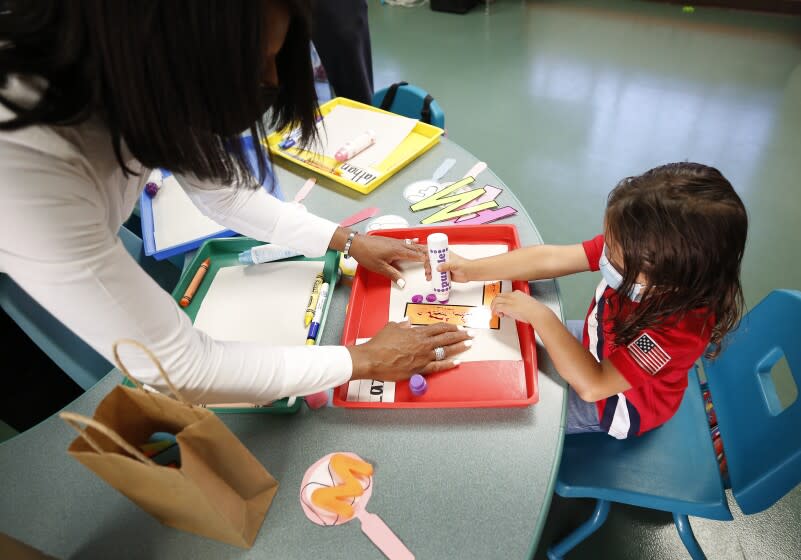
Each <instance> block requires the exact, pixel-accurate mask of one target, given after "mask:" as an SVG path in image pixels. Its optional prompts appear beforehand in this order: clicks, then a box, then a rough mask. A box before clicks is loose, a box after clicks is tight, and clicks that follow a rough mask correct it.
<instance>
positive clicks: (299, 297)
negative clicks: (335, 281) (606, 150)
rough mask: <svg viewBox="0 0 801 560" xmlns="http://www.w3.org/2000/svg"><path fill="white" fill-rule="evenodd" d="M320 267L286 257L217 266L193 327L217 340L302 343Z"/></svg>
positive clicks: (320, 264)
mask: <svg viewBox="0 0 801 560" xmlns="http://www.w3.org/2000/svg"><path fill="white" fill-rule="evenodd" d="M323 265H324V263H323V262H322V261H291V262H274V263H264V264H257V265H252V266H230V267H226V268H221V269H220V270H218V271H217V274H216V275H215V276H214V278H213V280H212V284H211V287H210V288H209V291H208V292H207V293H206V297H204V298H203V301H202V302H201V304H200V309H199V310H198V313H197V317H196V318H195V326H196V327H197V328H198V329H200V330H202V331H204V332H205V333H207V334H209V335H210V336H213V337H214V338H217V339H219V340H247V341H258V342H264V343H266V344H269V345H271V346H297V345H302V344H305V342H306V335H307V334H308V327H306V326H305V325H304V321H303V319H304V315H305V311H306V305H307V304H308V303H309V294H310V293H311V289H312V285H313V284H314V277H315V276H316V275H317V273H319V272H321V271H322V270H323Z"/></svg>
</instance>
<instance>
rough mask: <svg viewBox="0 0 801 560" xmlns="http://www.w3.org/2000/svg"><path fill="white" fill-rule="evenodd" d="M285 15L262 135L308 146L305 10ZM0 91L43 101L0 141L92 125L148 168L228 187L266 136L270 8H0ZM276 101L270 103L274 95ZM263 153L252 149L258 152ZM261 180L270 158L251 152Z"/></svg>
mask: <svg viewBox="0 0 801 560" xmlns="http://www.w3.org/2000/svg"><path fill="white" fill-rule="evenodd" d="M270 1H271V2H273V3H279V2H280V3H282V4H284V5H285V6H287V8H288V10H289V13H290V17H291V22H290V25H289V29H288V32H287V36H286V41H285V43H284V46H283V48H282V49H281V50H280V52H279V53H278V55H277V56H276V67H277V71H278V76H279V82H280V83H279V88H278V92H277V96H276V95H273V99H271V100H269V101H272V102H274V104H272V112H271V114H270V115H269V120H268V124H269V125H271V126H274V127H277V128H283V127H285V126H287V125H289V124H293V123H296V124H298V125H299V126H300V127H301V129H302V132H303V138H302V141H301V144H302V145H303V144H306V143H308V142H309V141H311V140H312V139H313V138H314V137H315V130H316V129H315V116H316V113H317V110H318V107H317V95H316V93H315V89H314V79H313V73H312V64H311V52H310V36H311V29H310V26H311V20H310V17H311V16H310V4H309V0H270ZM0 6H2V11H1V12H0V87H3V86H5V85H7V81H8V79H9V78H10V77H12V76H14V75H19V76H28V77H30V78H33V79H34V80H38V81H39V85H41V86H42V95H41V97H40V99H39V100H38V102H36V103H35V104H33V105H32V106H20V105H19V104H17V103H14V102H13V101H12V100H10V99H8V98H7V97H5V96H3V95H0V103H2V104H3V105H5V106H6V107H7V108H9V109H11V110H12V111H13V112H14V113H15V115H16V118H14V119H12V120H10V121H6V122H2V123H0V130H15V129H20V128H23V127H25V126H28V125H36V124H44V125H74V124H78V123H80V122H83V121H85V120H86V119H88V118H89V117H90V116H93V115H96V116H98V117H100V118H102V119H103V121H104V122H105V124H106V126H107V127H108V130H109V131H110V133H111V141H112V145H113V147H114V152H115V154H116V157H117V160H118V162H119V164H120V166H121V167H122V168H123V170H125V171H126V172H130V170H129V169H128V168H127V167H126V166H125V162H124V158H123V155H122V145H123V142H124V145H125V147H126V148H127V149H128V150H130V152H131V153H132V154H133V156H134V157H135V158H136V159H138V160H139V161H140V162H141V163H142V164H144V165H145V166H146V167H149V168H156V167H162V168H165V169H168V170H170V171H173V172H177V173H181V172H183V173H192V174H194V175H196V176H198V177H199V178H201V179H214V180H218V181H221V182H223V183H225V184H229V183H231V182H233V181H234V180H236V179H237V178H242V177H247V176H248V175H249V174H250V173H249V167H248V164H247V152H246V150H245V148H244V147H243V146H242V143H241V142H240V141H239V135H240V133H241V132H243V131H245V130H247V129H249V130H250V132H251V134H253V138H263V137H264V136H265V124H264V116H265V112H266V111H267V109H268V107H269V106H270V102H269V101H268V100H267V96H268V95H267V94H268V93H270V91H269V89H266V88H265V87H264V84H262V80H261V78H262V71H263V69H264V68H265V44H266V39H265V38H266V36H267V34H266V32H265V26H267V25H268V24H269V21H268V19H269V15H268V13H267V10H268V8H269V4H268V1H267V0H260V1H250V0H237V1H233V0H168V1H167V0H113V1H111V2H109V1H107V0H6V1H4V2H2V3H0ZM272 93H275V92H272ZM255 144H256V145H257V146H260V144H259V142H256V143H255ZM256 153H257V167H258V174H257V175H258V179H259V182H261V181H262V180H263V179H264V177H265V174H266V171H267V164H266V162H267V160H266V158H267V156H266V155H265V151H264V150H263V149H257V150H256Z"/></svg>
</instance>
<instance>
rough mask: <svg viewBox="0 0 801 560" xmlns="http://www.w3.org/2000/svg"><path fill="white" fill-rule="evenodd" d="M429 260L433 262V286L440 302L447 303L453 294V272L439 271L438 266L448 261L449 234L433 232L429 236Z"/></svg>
mask: <svg viewBox="0 0 801 560" xmlns="http://www.w3.org/2000/svg"><path fill="white" fill-rule="evenodd" d="M427 244H428V260H429V262H430V263H431V288H432V289H433V290H434V293H435V294H436V296H437V300H438V301H439V302H440V303H446V302H447V301H448V299H449V298H450V294H451V273H450V272H447V271H446V272H439V271H438V270H437V266H438V265H440V264H442V263H446V262H448V236H447V235H445V234H444V233H432V234H431V235H429V236H428V239H427Z"/></svg>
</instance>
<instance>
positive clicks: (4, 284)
mask: <svg viewBox="0 0 801 560" xmlns="http://www.w3.org/2000/svg"><path fill="white" fill-rule="evenodd" d="M120 238H121V239H122V242H123V244H124V245H125V248H126V249H127V250H128V252H129V253H130V254H131V255H132V256H133V257H134V258H135V259H136V260H137V262H139V264H140V265H141V266H142V268H144V269H145V270H146V271H147V272H148V274H150V276H151V277H152V278H153V279H154V280H156V282H157V283H158V284H159V285H160V286H161V287H162V288H164V289H165V290H167V291H169V292H171V291H172V290H173V288H174V287H175V286H176V285H177V283H178V279H179V277H180V274H181V271H180V270H179V269H178V268H176V267H175V266H174V265H173V264H171V263H169V262H166V261H163V262H159V261H156V260H155V259H153V258H151V257H148V256H146V255H145V253H144V248H143V244H142V240H141V238H139V237H138V236H137V235H135V234H134V233H132V232H131V231H129V230H128V229H127V228H125V227H123V228H121V229H120ZM0 307H2V309H3V310H4V311H5V312H6V313H7V314H8V316H9V317H11V319H12V320H13V321H14V322H15V323H16V324H17V325H18V326H19V327H20V328H21V329H22V330H23V332H25V334H26V335H28V337H29V338H30V339H31V340H32V341H33V342H34V343H35V344H36V345H37V346H38V347H39V349H40V350H41V351H42V352H44V353H45V354H46V355H47V356H48V357H49V358H50V359H51V360H53V362H55V364H56V365H57V366H58V367H59V368H61V370H62V371H64V373H66V374H67V375H68V376H69V377H71V378H72V379H73V381H75V383H77V384H78V385H79V386H80V387H81V388H82V389H84V390H86V389H89V388H90V387H92V386H93V385H94V384H95V383H97V382H98V381H100V379H102V378H103V377H104V376H105V375H106V374H107V373H108V372H110V371H111V370H112V369H113V368H114V366H113V365H112V364H111V363H110V362H109V361H108V360H106V359H105V358H104V357H103V356H101V355H100V354H98V353H97V352H95V350H94V349H93V348H92V347H91V346H89V345H88V344H86V343H85V342H84V341H83V340H81V339H80V338H78V337H77V336H76V335H75V334H73V332H72V331H71V330H69V329H68V328H67V327H65V326H64V324H63V323H61V322H60V321H59V320H58V319H56V318H55V317H53V316H52V315H51V314H50V313H49V312H48V311H46V310H45V309H44V308H43V307H42V306H40V305H39V304H38V303H36V301H34V300H33V298H31V297H30V296H29V295H28V294H27V293H26V292H25V291H24V290H23V289H22V288H21V287H20V286H19V285H18V284H17V283H16V282H14V281H13V280H12V279H11V278H9V276H8V275H7V274H0Z"/></svg>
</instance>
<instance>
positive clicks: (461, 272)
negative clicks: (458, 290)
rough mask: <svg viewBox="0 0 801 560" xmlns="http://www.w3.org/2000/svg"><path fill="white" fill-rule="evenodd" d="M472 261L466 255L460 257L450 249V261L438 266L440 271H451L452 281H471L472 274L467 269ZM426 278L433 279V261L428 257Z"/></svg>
mask: <svg viewBox="0 0 801 560" xmlns="http://www.w3.org/2000/svg"><path fill="white" fill-rule="evenodd" d="M471 262H472V261H471V260H470V259H466V258H464V257H460V256H459V255H457V254H456V253H454V252H453V251H448V262H446V263H442V264H441V265H439V266H438V267H437V269H438V270H439V272H446V271H449V272H450V273H451V281H453V282H469V281H470V276H469V273H468V271H467V269H468V265H469V264H470V263H471ZM425 269H426V280H429V281H430V280H431V263H430V262H429V261H428V259H426V263H425Z"/></svg>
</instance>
